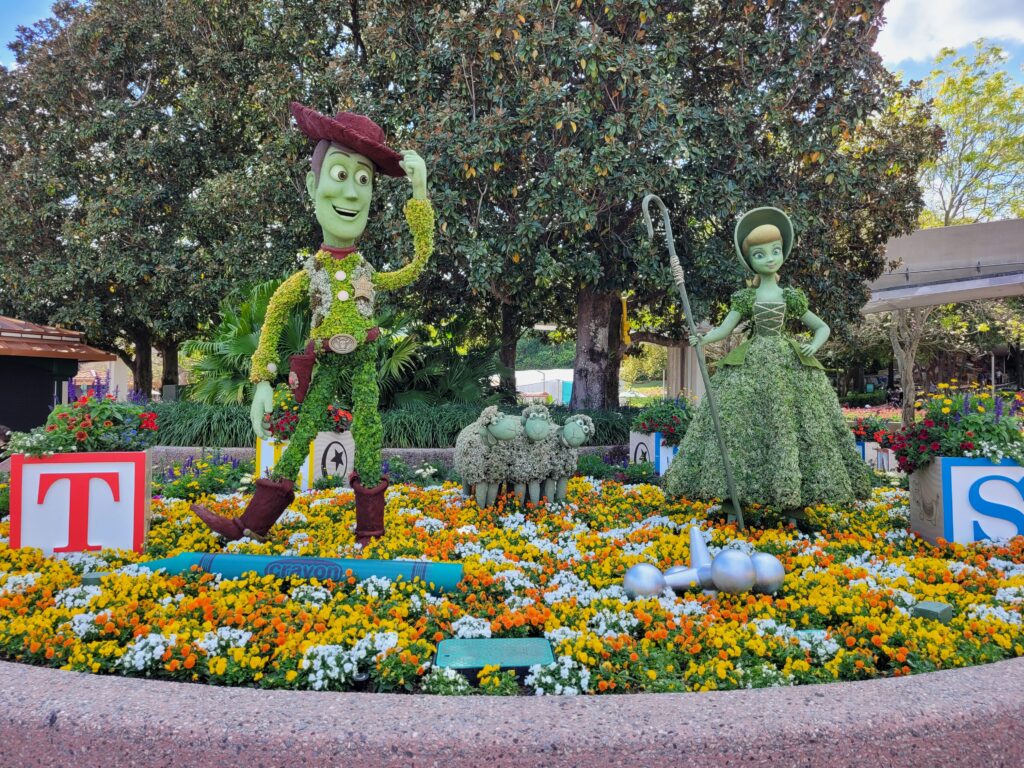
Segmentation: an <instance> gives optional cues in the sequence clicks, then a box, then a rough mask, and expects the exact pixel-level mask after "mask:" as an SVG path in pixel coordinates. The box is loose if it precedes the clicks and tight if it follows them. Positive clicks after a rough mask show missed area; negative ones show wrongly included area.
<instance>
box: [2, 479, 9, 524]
mask: <svg viewBox="0 0 1024 768" xmlns="http://www.w3.org/2000/svg"><path fill="white" fill-rule="evenodd" d="M10 511H11V478H10V477H9V476H8V475H0V516H2V515H8V514H10Z"/></svg>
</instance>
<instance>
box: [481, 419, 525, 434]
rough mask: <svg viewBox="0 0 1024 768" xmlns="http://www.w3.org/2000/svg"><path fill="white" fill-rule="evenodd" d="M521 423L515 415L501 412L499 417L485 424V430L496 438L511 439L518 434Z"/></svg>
mask: <svg viewBox="0 0 1024 768" xmlns="http://www.w3.org/2000/svg"><path fill="white" fill-rule="evenodd" d="M521 429H522V425H521V424H520V423H519V418H518V417H517V416H509V415H507V414H502V415H501V417H500V418H498V419H497V420H495V421H494V422H492V423H491V424H488V425H487V431H488V432H490V433H491V436H492V437H494V438H495V439H496V440H511V439H512V438H514V437H515V436H516V435H518V434H519V432H520V430H521Z"/></svg>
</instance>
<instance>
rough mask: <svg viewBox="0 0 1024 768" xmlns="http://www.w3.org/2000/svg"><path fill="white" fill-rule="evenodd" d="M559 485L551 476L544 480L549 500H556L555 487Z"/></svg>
mask: <svg viewBox="0 0 1024 768" xmlns="http://www.w3.org/2000/svg"><path fill="white" fill-rule="evenodd" d="M557 485H558V484H557V483H556V482H555V480H554V479H553V478H550V477H549V478H547V479H546V480H545V481H544V496H545V497H546V498H547V500H548V501H555V488H556V487H557Z"/></svg>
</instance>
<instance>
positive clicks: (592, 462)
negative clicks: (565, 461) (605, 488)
mask: <svg viewBox="0 0 1024 768" xmlns="http://www.w3.org/2000/svg"><path fill="white" fill-rule="evenodd" d="M621 469H622V468H621V467H613V466H611V465H609V464H605V463H604V462H603V461H602V460H601V457H600V456H598V455H596V454H593V453H584V454H580V458H579V463H578V464H577V465H576V472H577V473H578V474H580V475H583V476H584V477H593V478H594V479H595V480H607V479H608V478H610V477H613V476H614V475H615V473H616V472H620V471H621Z"/></svg>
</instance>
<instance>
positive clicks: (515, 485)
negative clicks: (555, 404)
mask: <svg viewBox="0 0 1024 768" xmlns="http://www.w3.org/2000/svg"><path fill="white" fill-rule="evenodd" d="M520 420H521V421H522V424H523V432H522V434H521V435H519V436H517V437H516V438H515V439H514V440H510V441H509V442H508V444H507V445H505V446H502V450H503V453H505V454H506V455H507V459H508V465H507V467H508V468H507V471H506V473H505V476H506V479H507V480H508V483H509V485H510V486H511V487H512V490H513V491H514V492H515V494H516V496H517V497H518V498H519V501H520V502H523V501H525V500H526V496H527V492H529V498H530V500H531V501H537V500H539V499H540V492H541V482H542V480H543V476H544V470H545V462H544V459H543V452H542V451H541V450H539V446H540V445H542V444H543V443H544V442H545V441H546V440H547V439H548V438H549V437H550V436H551V435H552V434H554V432H555V429H556V426H557V425H556V424H555V422H554V420H553V419H552V418H551V412H550V411H548V409H547V408H546V407H545V406H543V405H530V406H527V407H526V408H524V409H523V414H522V416H521V417H520Z"/></svg>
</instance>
